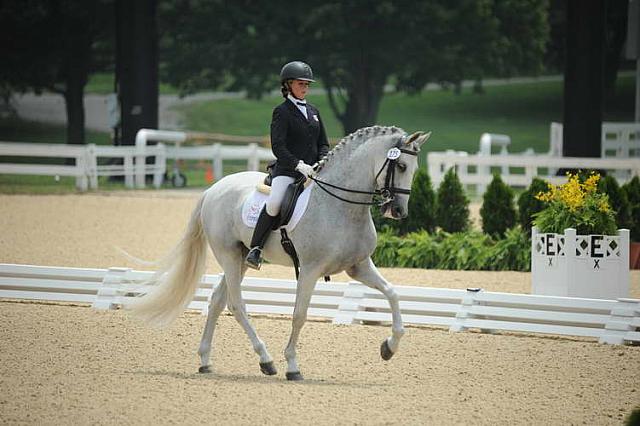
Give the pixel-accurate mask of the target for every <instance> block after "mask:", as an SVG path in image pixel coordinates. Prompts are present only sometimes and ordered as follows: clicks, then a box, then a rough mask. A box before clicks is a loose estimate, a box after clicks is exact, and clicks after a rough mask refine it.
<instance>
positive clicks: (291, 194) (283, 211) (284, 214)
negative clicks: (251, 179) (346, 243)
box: [258, 161, 331, 281]
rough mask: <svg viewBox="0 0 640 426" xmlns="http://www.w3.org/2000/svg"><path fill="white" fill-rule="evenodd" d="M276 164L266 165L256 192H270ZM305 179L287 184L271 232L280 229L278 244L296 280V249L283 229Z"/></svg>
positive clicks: (327, 279) (297, 269)
mask: <svg viewBox="0 0 640 426" xmlns="http://www.w3.org/2000/svg"><path fill="white" fill-rule="evenodd" d="M275 164H276V162H275V161H272V162H270V163H269V164H268V165H267V176H266V177H265V178H264V182H263V184H264V185H263V186H261V187H260V186H259V187H258V190H259V191H261V192H264V193H268V192H269V191H270V190H271V181H272V180H273V167H274V166H275ZM306 180H307V179H306V178H305V177H304V176H302V175H301V176H300V177H299V178H297V179H296V180H295V181H294V182H293V183H291V184H289V186H288V187H287V190H286V192H285V193H284V198H283V199H282V204H280V213H279V214H278V216H276V218H275V219H274V221H273V228H272V229H273V230H277V229H278V228H280V244H282V248H283V249H284V251H285V253H287V254H288V255H289V257H291V260H292V261H293V266H294V268H295V271H296V279H298V277H299V276H300V260H299V259H298V253H297V252H296V248H295V247H294V245H293V241H291V239H290V238H289V235H288V234H287V230H286V229H285V228H284V227H285V225H287V224H288V223H289V221H290V220H291V216H293V211H294V210H295V208H296V203H297V202H298V198H300V194H302V191H304V184H305V182H306ZM265 187H266V188H265ZM330 279H331V278H330V277H329V276H328V275H327V276H325V277H324V280H325V281H329V280H330Z"/></svg>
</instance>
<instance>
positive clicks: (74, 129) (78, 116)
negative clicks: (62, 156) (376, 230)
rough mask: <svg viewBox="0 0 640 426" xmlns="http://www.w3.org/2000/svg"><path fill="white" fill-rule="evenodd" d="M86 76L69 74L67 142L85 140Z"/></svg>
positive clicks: (72, 142)
mask: <svg viewBox="0 0 640 426" xmlns="http://www.w3.org/2000/svg"><path fill="white" fill-rule="evenodd" d="M85 81H86V76H85V77H84V78H82V77H81V76H73V75H71V76H69V78H68V79H67V84H66V86H67V88H66V90H65V91H64V100H65V106H66V109H67V143H68V144H83V143H85V140H84V85H85Z"/></svg>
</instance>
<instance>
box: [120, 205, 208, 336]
mask: <svg viewBox="0 0 640 426" xmlns="http://www.w3.org/2000/svg"><path fill="white" fill-rule="evenodd" d="M204 198H205V197H204V195H203V196H202V197H201V198H200V201H199V202H198V205H197V207H196V208H195V209H194V210H193V212H192V213H191V219H190V220H189V225H188V226H187V230H186V231H185V233H184V235H183V237H182V240H181V241H180V242H179V243H178V244H177V245H176V246H175V247H174V248H173V249H172V250H171V251H170V252H169V253H168V254H167V255H166V256H165V257H164V258H163V259H162V260H161V261H160V262H158V263H159V265H160V268H159V269H158V271H157V272H156V273H155V274H154V276H153V277H152V278H151V280H149V282H147V283H145V284H151V285H154V286H153V287H151V288H150V290H149V291H148V292H147V294H145V295H144V296H142V297H139V298H135V299H132V300H131V301H130V302H128V303H126V305H125V308H126V309H130V310H131V311H132V313H133V315H134V316H136V317H138V318H140V319H142V320H143V321H145V322H146V323H148V324H150V325H153V326H158V327H164V326H167V325H169V324H171V323H172V322H173V321H174V320H175V319H176V318H177V317H178V316H179V315H180V314H181V313H182V311H183V310H184V309H185V308H186V307H187V305H189V303H190V302H191V300H192V299H193V295H194V294H195V292H196V290H197V288H198V284H199V283H200V279H201V277H202V275H203V274H204V273H205V269H206V259H207V239H206V236H205V233H204V230H203V227H202V219H201V211H202V204H203V202H204Z"/></svg>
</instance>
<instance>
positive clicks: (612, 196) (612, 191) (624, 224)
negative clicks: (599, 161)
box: [598, 176, 633, 229]
mask: <svg viewBox="0 0 640 426" xmlns="http://www.w3.org/2000/svg"><path fill="white" fill-rule="evenodd" d="M598 192H602V193H603V194H607V195H608V196H609V205H610V206H611V208H612V209H613V210H614V211H615V217H616V226H617V227H618V229H620V228H626V229H630V228H631V226H632V225H633V223H632V221H631V209H630V206H629V199H628V198H627V193H626V191H624V190H622V188H620V186H619V185H618V181H617V180H616V178H614V177H613V176H603V177H602V178H600V181H599V182H598Z"/></svg>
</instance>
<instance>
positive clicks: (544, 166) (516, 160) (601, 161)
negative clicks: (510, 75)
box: [427, 151, 640, 195]
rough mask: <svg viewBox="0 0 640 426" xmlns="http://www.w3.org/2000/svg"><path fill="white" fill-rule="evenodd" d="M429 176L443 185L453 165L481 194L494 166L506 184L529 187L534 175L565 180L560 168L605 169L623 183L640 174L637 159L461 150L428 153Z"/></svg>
mask: <svg viewBox="0 0 640 426" xmlns="http://www.w3.org/2000/svg"><path fill="white" fill-rule="evenodd" d="M427 164H428V167H429V176H430V177H431V181H432V182H433V185H434V186H437V185H440V183H441V182H442V181H443V180H444V175H445V174H446V172H447V171H448V170H449V169H450V168H452V167H454V168H455V170H456V172H457V174H458V178H459V179H460V183H462V184H463V185H470V186H475V187H476V188H477V189H478V191H477V192H478V194H479V195H481V194H482V189H483V188H485V187H486V186H487V185H488V184H489V183H491V180H492V179H493V175H492V173H491V171H490V170H491V168H495V169H499V170H501V171H502V172H501V173H500V178H501V179H502V180H503V182H505V183H506V184H507V185H510V186H519V187H527V186H529V185H530V184H531V181H532V180H533V178H534V177H540V178H543V179H545V180H547V181H549V182H551V183H554V184H559V183H563V182H566V180H567V178H566V176H556V174H555V172H556V170H558V169H562V168H567V169H586V170H606V171H607V172H608V173H612V174H613V175H614V176H617V177H619V176H624V177H623V178H619V179H618V180H619V182H620V183H624V182H626V181H627V180H630V179H631V178H633V176H636V175H637V176H640V159H638V158H585V157H554V156H550V155H533V154H509V155H490V156H488V155H480V154H472V155H470V154H468V153H467V152H462V151H446V152H430V153H428V154H427Z"/></svg>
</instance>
